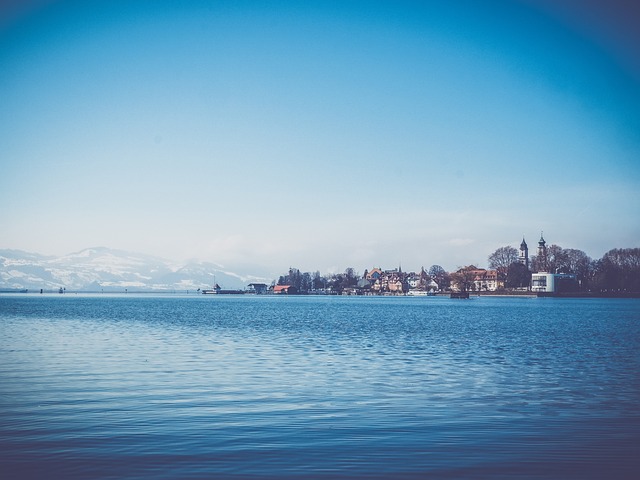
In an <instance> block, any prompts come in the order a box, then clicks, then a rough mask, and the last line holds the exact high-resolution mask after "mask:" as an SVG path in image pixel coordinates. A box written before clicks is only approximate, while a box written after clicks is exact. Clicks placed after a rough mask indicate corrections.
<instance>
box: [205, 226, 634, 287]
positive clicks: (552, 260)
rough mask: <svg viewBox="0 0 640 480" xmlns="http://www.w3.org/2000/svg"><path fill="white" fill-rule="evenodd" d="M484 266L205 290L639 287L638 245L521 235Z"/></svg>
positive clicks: (293, 278)
mask: <svg viewBox="0 0 640 480" xmlns="http://www.w3.org/2000/svg"><path fill="white" fill-rule="evenodd" d="M488 263H489V267H490V268H489V269H485V268H479V267H476V266H475V265H468V266H464V267H460V268H458V269H457V270H455V271H453V272H447V271H445V269H444V268H442V267H441V266H439V265H432V266H431V267H430V268H428V269H425V268H424V267H421V268H420V270H419V271H405V270H403V269H402V266H400V265H399V266H398V267H396V268H393V269H383V268H381V267H373V268H371V269H370V270H369V269H367V270H365V271H364V273H363V274H362V275H359V274H358V273H357V272H355V270H354V269H353V268H347V269H346V270H345V272H344V273H340V274H332V275H328V276H322V275H320V272H315V273H311V272H305V273H302V272H300V271H299V270H298V269H296V268H293V267H291V268H289V271H288V272H287V273H286V274H285V275H282V276H280V277H279V278H278V280H277V281H276V280H274V281H273V282H272V283H271V285H267V284H265V283H251V284H249V285H248V287H247V288H246V289H245V290H224V289H222V288H220V286H219V285H217V284H216V285H215V286H214V288H213V289H210V290H203V291H202V293H205V294H224V293H243V294H258V295H265V294H274V295H287V294H288V295H292V294H306V295H389V296H393V295H408V296H433V295H457V296H467V295H468V294H469V293H475V294H520V295H538V296H545V295H588V294H605V295H627V294H631V295H633V296H635V295H637V294H638V292H640V248H627V249H618V248H616V249H613V250H610V251H609V252H607V253H606V254H605V255H604V256H603V257H602V258H601V259H599V260H593V259H591V258H590V257H589V256H587V255H586V254H585V253H584V252H583V251H581V250H576V249H563V248H562V247H559V246H558V245H550V246H548V245H547V242H546V240H545V239H544V236H543V235H542V234H541V236H540V240H539V241H538V244H537V249H536V254H535V255H532V256H530V255H529V247H528V245H527V242H526V241H525V239H524V238H523V239H522V243H521V244H520V245H519V249H516V248H514V247H511V246H505V247H501V248H498V249H497V250H496V251H495V252H493V253H492V254H491V255H489V257H488Z"/></svg>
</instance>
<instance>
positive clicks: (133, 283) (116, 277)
mask: <svg viewBox="0 0 640 480" xmlns="http://www.w3.org/2000/svg"><path fill="white" fill-rule="evenodd" d="M251 282H260V283H269V282H270V281H268V280H267V279H264V278H260V277H254V276H243V275H238V274H236V273H233V272H229V271H225V270H223V267H221V266H220V265H217V264H215V263H203V262H191V263H186V264H176V263H175V262H171V261H169V260H165V259H162V258H158V257H152V256H148V255H143V254H138V253H130V252H124V251H120V250H113V249H110V248H105V247H97V248H87V249H85V250H81V251H79V252H76V253H71V254H69V255H65V256H62V257H52V256H44V255H39V254H36V253H29V252H23V251H20V250H0V290H24V289H28V290H34V289H35V290H38V291H39V290H40V289H44V290H58V289H59V288H64V289H66V290H67V291H97V292H100V291H110V292H116V291H124V290H125V289H126V290H127V291H129V292H133V291H158V292H163V291H174V290H175V291H186V290H190V291H196V290H197V289H205V288H212V287H213V285H214V283H218V284H219V285H220V286H221V287H223V288H234V289H235V288H244V287H246V286H247V285H248V284H249V283H251Z"/></svg>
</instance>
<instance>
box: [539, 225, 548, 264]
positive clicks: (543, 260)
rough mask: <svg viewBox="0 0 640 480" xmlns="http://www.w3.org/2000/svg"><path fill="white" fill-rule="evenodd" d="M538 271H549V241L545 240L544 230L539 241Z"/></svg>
mask: <svg viewBox="0 0 640 480" xmlns="http://www.w3.org/2000/svg"><path fill="white" fill-rule="evenodd" d="M537 264H538V271H541V272H546V271H547V242H545V240H544V236H543V232H540V240H539V241H538V260H537Z"/></svg>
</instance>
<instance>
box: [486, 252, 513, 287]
mask: <svg viewBox="0 0 640 480" xmlns="http://www.w3.org/2000/svg"><path fill="white" fill-rule="evenodd" d="M518 258H519V256H518V250H516V249H515V248H513V247H510V246H508V245H507V246H505V247H500V248H499V249H497V250H496V251H495V252H493V253H492V254H491V255H489V268H492V269H494V270H497V272H498V277H499V278H500V279H501V280H504V279H505V278H507V272H508V270H509V267H510V266H511V264H512V263H517V262H518Z"/></svg>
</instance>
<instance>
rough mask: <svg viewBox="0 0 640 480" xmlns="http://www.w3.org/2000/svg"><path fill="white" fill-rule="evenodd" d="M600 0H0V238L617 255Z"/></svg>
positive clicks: (619, 127)
mask: <svg viewBox="0 0 640 480" xmlns="http://www.w3.org/2000/svg"><path fill="white" fill-rule="evenodd" d="M638 21H640V14H639V12H638V7H635V6H634V5H633V2H628V1H622V0H616V1H607V2H604V1H602V2H599V1H595V0H589V1H580V2H579V1H577V0H559V1H551V0H540V1H533V0H488V1H483V2H475V1H470V0H453V1H448V2H436V1H375V0H373V1H367V2H363V1H348V0H347V1H341V2H337V1H321V0H317V1H314V0H311V1H305V2H294V1H285V0H282V1H270V2H267V1H261V2H259V1H243V0H239V1H225V0H221V1H216V2H214V1H209V2H206V1H195V0H184V1H181V2H169V1H162V0H159V1H135V0H134V1H120V0H112V1H105V0H94V1H70V0H67V1H65V0H58V1H55V0H31V1H26V2H24V1H21V2H12V1H8V2H7V1H5V2H0V248H13V249H20V250H26V251H30V252H38V253H43V254H50V255H63V254H67V253H70V252H74V251H78V250H81V249H83V248H87V247H94V246H106V247H111V248H117V249H121V250H127V251H133V252H140V253H146V254H151V255H157V256H161V257H164V258H168V259H172V260H175V261H187V260H200V261H211V262H216V263H218V264H220V265H223V266H225V268H228V269H230V270H234V269H235V270H237V271H244V272H248V271H254V272H256V273H264V274H272V275H277V274H281V273H282V272H284V271H286V270H287V269H288V268H289V267H290V266H293V267H296V268H299V269H300V270H302V271H315V270H320V271H321V272H323V273H324V272H339V271H344V269H345V268H347V267H354V268H355V269H356V270H357V271H359V272H362V271H363V270H364V269H365V268H369V269H370V268H372V267H374V266H381V267H383V268H394V267H396V266H398V265H402V267H403V269H405V270H417V269H419V268H420V267H421V266H425V267H426V268H428V267H429V266H430V265H433V264H439V265H442V266H443V267H444V268H445V269H447V270H452V269H454V268H456V267H459V266H463V265H468V264H475V265H478V266H485V267H486V266H487V256H488V255H489V254H491V253H492V252H493V251H494V250H495V249H497V248H498V247H501V246H505V245H511V246H513V247H516V248H517V247H518V246H519V244H520V242H521V240H522V238H523V236H524V237H525V238H526V240H527V242H528V244H529V247H530V249H531V250H532V251H533V250H535V246H536V243H537V241H538V239H539V237H540V232H541V231H544V236H545V239H546V240H547V242H548V243H549V244H552V243H553V244H558V245H560V246H562V247H564V248H577V249H581V250H584V251H585V252H586V253H587V254H588V255H590V256H591V257H593V258H599V257H601V256H602V255H603V254H604V253H605V252H606V251H608V250H610V249H612V248H627V247H638V246H640V244H639V240H640V214H639V212H640V188H638V187H639V183H640V34H639V33H638V32H636V31H635V30H636V29H635V25H637V24H638Z"/></svg>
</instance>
